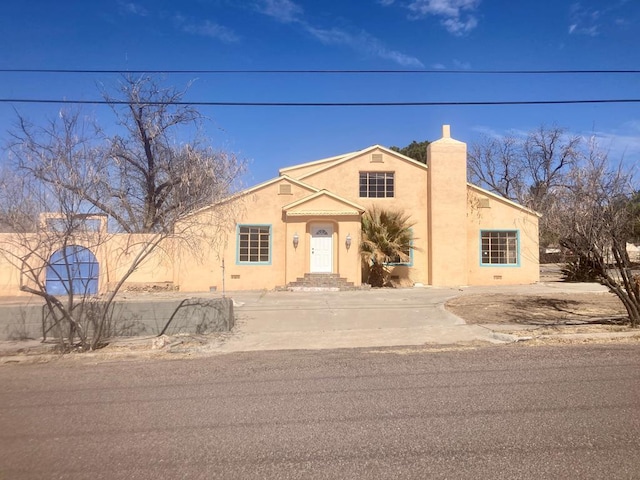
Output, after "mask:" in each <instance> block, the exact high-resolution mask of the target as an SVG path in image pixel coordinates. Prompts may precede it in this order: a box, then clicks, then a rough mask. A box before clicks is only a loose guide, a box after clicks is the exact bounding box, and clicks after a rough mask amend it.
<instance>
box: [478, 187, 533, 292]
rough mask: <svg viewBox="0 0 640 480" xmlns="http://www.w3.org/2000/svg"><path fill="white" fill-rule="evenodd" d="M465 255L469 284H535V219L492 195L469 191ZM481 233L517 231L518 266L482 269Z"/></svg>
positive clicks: (531, 214) (524, 211)
mask: <svg viewBox="0 0 640 480" xmlns="http://www.w3.org/2000/svg"><path fill="white" fill-rule="evenodd" d="M468 205H469V213H468V216H467V256H468V258H469V277H468V283H469V285H514V284H528V283H535V282H538V281H539V279H540V265H539V263H538V256H539V252H538V216H537V215H536V214H534V213H532V212H529V211H527V210H525V209H522V208H517V207H515V206H514V205H512V204H510V203H508V202H506V201H505V200H503V199H500V198H498V197H496V196H493V195H487V194H484V193H483V192H482V191H479V190H478V189H476V188H474V187H469V188H468ZM482 230H510V231H514V230H515V231H517V232H518V243H519V245H518V249H519V251H518V260H519V264H518V265H517V266H483V265H482V264H481V263H482V261H481V260H482V259H481V249H480V232H481V231H482Z"/></svg>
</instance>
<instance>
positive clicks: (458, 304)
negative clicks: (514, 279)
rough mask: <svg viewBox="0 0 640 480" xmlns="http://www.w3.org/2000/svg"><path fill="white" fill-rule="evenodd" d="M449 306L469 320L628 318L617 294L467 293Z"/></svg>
mask: <svg viewBox="0 0 640 480" xmlns="http://www.w3.org/2000/svg"><path fill="white" fill-rule="evenodd" d="M446 307H447V309H448V310H450V311H452V312H453V313H454V314H456V315H458V316H460V317H462V318H463V319H464V320H465V321H466V322H467V323H512V324H520V325H536V326H553V325H590V324H603V325H612V324H614V325H617V324H624V323H626V322H628V317H627V315H626V312H625V309H624V307H623V305H622V303H621V302H620V301H619V300H618V299H617V298H616V297H614V296H613V295H601V294H598V295H572V294H555V295H516V296H513V295H508V294H493V295H491V294H490V295H465V296H461V297H457V298H455V299H452V300H450V301H449V302H447V305H446Z"/></svg>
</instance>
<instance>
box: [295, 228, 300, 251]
mask: <svg viewBox="0 0 640 480" xmlns="http://www.w3.org/2000/svg"><path fill="white" fill-rule="evenodd" d="M299 243H300V237H299V236H298V232H296V233H294V234H293V248H298V244H299Z"/></svg>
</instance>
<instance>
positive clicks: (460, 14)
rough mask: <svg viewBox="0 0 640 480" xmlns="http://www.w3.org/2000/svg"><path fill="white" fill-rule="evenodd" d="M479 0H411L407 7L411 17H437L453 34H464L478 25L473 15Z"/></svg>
mask: <svg viewBox="0 0 640 480" xmlns="http://www.w3.org/2000/svg"><path fill="white" fill-rule="evenodd" d="M479 6H480V0H411V1H410V3H409V4H408V5H407V8H408V9H409V10H410V11H411V13H412V16H413V18H423V17H429V16H433V17H438V18H439V19H440V23H441V24H442V26H443V27H444V28H445V29H446V30H447V31H448V32H449V33H452V34H453V35H458V36H461V35H464V34H466V33H469V32H470V31H471V30H473V29H474V28H476V27H477V26H478V19H477V17H476V15H475V12H476V11H477V9H478V7H479Z"/></svg>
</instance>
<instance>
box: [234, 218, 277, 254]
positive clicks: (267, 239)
mask: <svg viewBox="0 0 640 480" xmlns="http://www.w3.org/2000/svg"><path fill="white" fill-rule="evenodd" d="M270 262H271V226H269V225H239V226H238V263H270Z"/></svg>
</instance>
